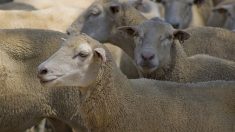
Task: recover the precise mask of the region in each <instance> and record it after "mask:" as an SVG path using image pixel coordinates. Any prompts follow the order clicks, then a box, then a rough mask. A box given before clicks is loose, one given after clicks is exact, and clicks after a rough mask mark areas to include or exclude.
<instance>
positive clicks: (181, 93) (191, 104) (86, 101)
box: [39, 35, 235, 132]
mask: <svg viewBox="0 0 235 132" xmlns="http://www.w3.org/2000/svg"><path fill="white" fill-rule="evenodd" d="M78 37H79V39H80V41H77V40H79V39H78V38H74V40H76V42H75V41H73V39H71V40H69V41H68V43H69V42H71V43H69V45H64V46H63V47H62V48H61V49H60V50H59V51H57V52H56V53H55V54H54V55H53V56H52V57H51V58H49V59H48V60H47V61H45V62H44V63H42V64H41V65H40V66H39V68H40V67H41V68H42V67H47V68H48V71H49V72H50V71H54V72H61V71H63V70H64V69H63V68H66V67H63V65H67V66H69V65H70V64H73V63H74V62H79V64H81V65H83V63H87V62H85V61H84V62H80V61H74V60H71V61H74V62H70V63H66V64H65V63H64V62H68V61H67V59H69V58H70V57H71V56H70V55H68V56H64V57H65V58H66V60H65V61H63V60H60V59H59V58H61V57H62V56H63V54H64V53H65V52H66V51H68V50H71V51H73V50H74V49H77V48H78V47H79V45H82V44H83V45H84V43H88V44H89V45H90V47H91V48H92V51H91V52H92V53H91V54H93V53H95V50H96V49H103V50H104V51H105V52H102V55H101V56H102V57H101V56H96V55H93V56H92V60H93V61H95V60H96V61H95V62H93V61H92V62H91V63H90V65H89V66H90V67H92V65H93V66H95V68H97V69H98V71H97V72H96V73H93V76H96V78H95V79H94V80H93V81H92V82H91V83H90V84H88V85H87V87H82V88H81V87H76V86H74V87H73V90H75V91H80V92H81V93H80V94H79V96H76V99H75V100H76V101H77V100H78V99H80V102H79V103H80V104H79V105H78V106H77V110H78V111H77V112H78V113H80V114H81V118H82V120H83V121H84V123H85V126H86V127H87V129H88V130H89V131H93V132H120V131H122V132H127V131H128V132H129V131H133V132H143V131H147V132H156V131H157V132H169V131H180V132H188V131H201V132H221V131H233V129H234V121H235V103H234V102H235V96H234V94H235V82H234V81H230V82H229V81H228V82H226V81H214V82H204V83H186V84H183V83H175V82H167V81H156V80H147V79H136V80H128V79H127V78H126V77H125V76H124V75H123V74H122V73H121V71H120V70H119V69H118V68H117V67H116V65H115V62H114V61H113V60H112V57H111V54H110V53H109V51H108V50H107V49H106V48H105V47H104V46H103V45H101V44H100V43H98V42H97V41H94V40H92V39H91V38H89V37H87V36H84V35H80V36H78ZM78 49H79V48H78ZM71 51H69V53H71ZM103 55H104V56H103ZM104 58H105V59H104ZM77 59H79V58H77ZM98 60H99V61H98ZM53 64H55V65H60V66H61V67H59V68H55V67H53ZM55 65H54V66H55ZM50 66H51V67H50ZM77 68H80V66H77ZM77 68H75V69H71V72H74V71H76V70H78V69H77ZM53 69H54V70H53ZM79 70H81V69H79ZM81 72H82V71H81ZM62 73H63V72H62ZM75 74H77V75H79V74H80V72H77V73H73V74H72V75H71V76H73V75H75ZM86 74H89V73H86ZM50 75H53V74H50ZM46 76H47V75H43V76H42V77H46ZM48 76H49V75H48ZM69 76H70V75H68V74H67V75H66V77H68V78H69ZM84 76H87V75H84ZM66 77H63V76H62V77H61V78H58V79H59V80H60V79H62V80H60V81H59V82H63V79H65V80H66ZM68 78H67V79H68ZM80 78H83V77H82V76H80ZM72 79H74V78H71V80H72ZM84 79H85V78H84ZM87 79H88V78H87ZM67 81H69V80H67ZM78 81H81V80H79V79H74V80H73V81H72V83H73V84H77V82H78ZM51 83H53V82H51ZM72 83H71V84H63V83H60V84H59V86H61V87H63V86H66V85H73V84H72ZM56 84H57V83H56V82H55V83H54V85H56ZM48 85H49V84H48ZM52 85H53V84H52ZM52 85H51V86H52ZM78 85H82V84H78ZM66 90H67V91H69V88H67V89H66ZM70 90H72V89H70ZM64 93H67V92H64V91H63V94H64ZM69 100H70V101H68V102H73V100H74V98H69ZM66 110H69V109H66Z"/></svg>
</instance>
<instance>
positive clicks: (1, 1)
mask: <svg viewBox="0 0 235 132" xmlns="http://www.w3.org/2000/svg"><path fill="white" fill-rule="evenodd" d="M12 1H13V0H0V4H4V3H8V2H12Z"/></svg>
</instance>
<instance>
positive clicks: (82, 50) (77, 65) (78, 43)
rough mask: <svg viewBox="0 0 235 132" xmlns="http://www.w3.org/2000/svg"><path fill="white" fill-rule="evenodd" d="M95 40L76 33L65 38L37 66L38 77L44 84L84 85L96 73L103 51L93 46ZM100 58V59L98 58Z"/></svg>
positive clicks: (90, 80) (92, 78) (93, 78)
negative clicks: (57, 48)
mask: <svg viewBox="0 0 235 132" xmlns="http://www.w3.org/2000/svg"><path fill="white" fill-rule="evenodd" d="M94 43H98V42H97V41H95V40H92V39H90V38H88V37H87V36H85V35H78V36H74V37H71V38H70V39H69V40H67V41H66V42H65V44H64V46H62V47H61V49H59V50H58V51H57V52H56V53H55V54H54V55H52V56H51V57H50V58H49V59H48V60H46V61H45V62H44V63H42V64H41V65H40V66H39V67H38V77H39V79H40V82H41V84H42V85H44V86H48V87H52V86H79V87H86V86H88V85H90V84H91V83H93V81H94V80H95V79H96V76H97V75H96V74H98V70H99V68H98V64H99V63H100V62H101V61H100V60H101V59H103V60H105V55H104V54H105V51H104V49H102V48H95V45H94ZM100 58H101V59H100Z"/></svg>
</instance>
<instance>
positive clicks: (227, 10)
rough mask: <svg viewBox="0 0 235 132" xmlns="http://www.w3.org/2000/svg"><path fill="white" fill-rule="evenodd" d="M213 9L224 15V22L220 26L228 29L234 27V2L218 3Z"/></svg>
mask: <svg viewBox="0 0 235 132" xmlns="http://www.w3.org/2000/svg"><path fill="white" fill-rule="evenodd" d="M213 11H214V12H215V13H219V14H220V15H221V16H224V18H225V19H224V20H225V22H224V25H221V26H223V27H224V28H227V29H230V30H232V29H234V28H235V3H233V4H222V5H218V6H217V7H215V8H214V9H213ZM216 20H217V18H216Z"/></svg>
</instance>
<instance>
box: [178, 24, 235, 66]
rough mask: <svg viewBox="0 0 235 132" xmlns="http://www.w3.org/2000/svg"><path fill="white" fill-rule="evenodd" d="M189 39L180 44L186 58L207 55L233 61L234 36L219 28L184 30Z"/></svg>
mask: <svg viewBox="0 0 235 132" xmlns="http://www.w3.org/2000/svg"><path fill="white" fill-rule="evenodd" d="M185 31H186V32H188V33H189V34H190V35H191V37H190V38H189V39H188V40H185V42H184V43H183V44H182V45H183V47H184V50H185V52H186V53H187V55H188V56H192V55H195V54H208V55H210V56H215V57H219V58H223V59H228V60H232V61H235V34H234V33H232V32H231V31H228V30H226V29H221V28H212V27H198V28H191V29H186V30H185Z"/></svg>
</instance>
